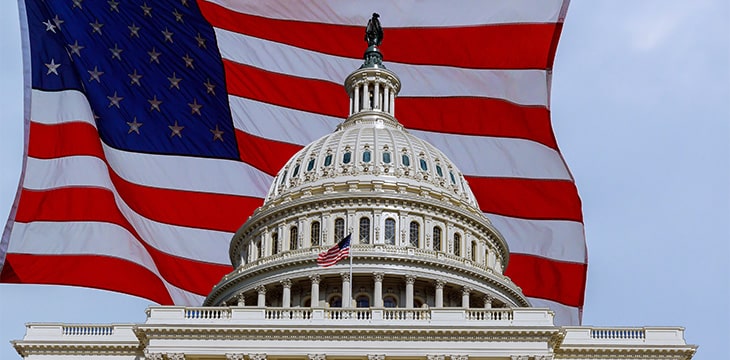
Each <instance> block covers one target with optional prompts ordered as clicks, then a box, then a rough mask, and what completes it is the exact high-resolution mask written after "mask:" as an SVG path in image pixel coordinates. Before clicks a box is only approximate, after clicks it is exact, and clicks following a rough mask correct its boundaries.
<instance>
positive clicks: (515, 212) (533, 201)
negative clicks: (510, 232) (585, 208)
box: [465, 176, 583, 223]
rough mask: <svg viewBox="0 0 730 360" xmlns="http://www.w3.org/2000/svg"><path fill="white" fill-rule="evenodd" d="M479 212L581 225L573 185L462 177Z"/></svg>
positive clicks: (581, 219) (545, 181)
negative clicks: (467, 184)
mask: <svg viewBox="0 0 730 360" xmlns="http://www.w3.org/2000/svg"><path fill="white" fill-rule="evenodd" d="M465 178H466V179H467V181H469V186H470V187H471V190H472V192H473V193H474V196H475V197H476V199H477V202H479V207H480V208H481V209H482V211H484V212H487V213H492V214H498V215H502V216H509V217H516V218H522V219H535V220H570V221H577V222H581V223H582V222H583V213H582V211H581V202H580V197H578V189H577V188H576V187H575V184H574V183H573V182H572V181H568V180H543V179H520V178H487V177H475V176H465Z"/></svg>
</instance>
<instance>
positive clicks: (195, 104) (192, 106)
mask: <svg viewBox="0 0 730 360" xmlns="http://www.w3.org/2000/svg"><path fill="white" fill-rule="evenodd" d="M188 106H190V113H191V114H195V113H197V114H198V115H201V114H200V108H202V107H203V105H201V104H198V100H197V99H195V98H193V103H192V104H191V103H188Z"/></svg>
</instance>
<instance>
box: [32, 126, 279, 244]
mask: <svg viewBox="0 0 730 360" xmlns="http://www.w3.org/2000/svg"><path fill="white" fill-rule="evenodd" d="M90 129H91V130H94V131H93V132H92V131H90ZM30 130H31V132H30V139H31V140H30V145H29V148H28V156H30V157H34V158H39V159H51V158H60V157H65V156H74V155H88V156H95V157H98V158H100V159H105V157H104V153H103V150H102V148H101V143H100V142H99V136H98V134H97V133H96V129H95V128H94V127H93V126H91V125H89V124H87V123H83V122H70V123H63V124H57V125H44V124H39V123H35V122H31V125H30ZM64 139H74V141H64ZM249 149H255V148H253V147H252V148H249ZM241 153H242V154H243V152H241ZM251 153H252V151H246V155H247V156H248V155H250V154H251ZM292 154H293V153H292ZM262 160H263V159H262ZM105 162H106V161H105ZM262 163H265V161H262ZM108 166H109V164H108V163H107V167H108ZM109 176H110V177H111V180H112V183H113V184H114V187H115V188H116V190H117V192H118V193H119V195H120V196H121V197H122V198H123V199H124V202H125V203H126V204H127V205H128V206H129V207H131V208H132V209H133V210H134V211H135V212H137V213H138V214H140V215H142V216H144V217H146V218H148V219H151V220H154V221H157V222H161V223H165V224H173V225H179V226H186V227H196V228H201V229H212V230H218V231H227V232H235V231H236V230H237V229H238V228H239V227H240V226H241V224H242V223H243V222H244V221H245V220H246V217H247V216H248V214H251V213H252V212H253V211H254V210H255V209H256V208H257V207H259V206H261V204H263V200H262V199H260V198H257V197H247V196H235V195H228V194H215V193H204V192H193V191H183V190H173V189H163V188H156V187H149V186H144V185H138V184H134V183H131V182H128V181H126V180H124V179H122V178H121V177H119V176H118V175H117V174H116V173H115V172H114V171H113V170H111V169H110V171H109Z"/></svg>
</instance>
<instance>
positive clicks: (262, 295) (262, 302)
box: [256, 285, 266, 307]
mask: <svg viewBox="0 0 730 360" xmlns="http://www.w3.org/2000/svg"><path fill="white" fill-rule="evenodd" d="M256 292H258V294H259V298H258V303H257V304H256V305H257V306H258V307H266V286H263V285H259V286H257V287H256Z"/></svg>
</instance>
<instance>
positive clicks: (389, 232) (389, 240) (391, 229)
mask: <svg viewBox="0 0 730 360" xmlns="http://www.w3.org/2000/svg"><path fill="white" fill-rule="evenodd" d="M385 244H386V245H395V220H393V219H392V218H387V219H385Z"/></svg>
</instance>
